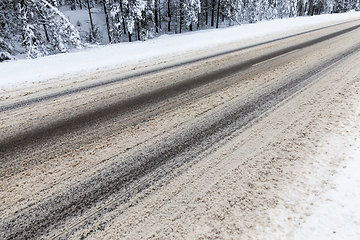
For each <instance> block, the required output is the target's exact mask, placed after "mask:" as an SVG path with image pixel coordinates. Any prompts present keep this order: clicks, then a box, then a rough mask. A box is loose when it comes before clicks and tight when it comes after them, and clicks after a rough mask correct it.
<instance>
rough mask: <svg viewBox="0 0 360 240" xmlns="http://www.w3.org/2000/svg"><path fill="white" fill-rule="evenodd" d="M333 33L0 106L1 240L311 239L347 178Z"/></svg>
mask: <svg viewBox="0 0 360 240" xmlns="http://www.w3.org/2000/svg"><path fill="white" fill-rule="evenodd" d="M331 24H332V25H333V26H331V27H326V26H328V25H326V24H324V25H323V27H326V28H322V29H318V30H316V31H311V32H308V33H303V34H300V35H296V36H293V37H290V38H284V39H281V40H278V41H272V42H269V43H266V44H260V45H257V46H254V47H251V48H246V49H242V50H239V51H233V52H229V53H227V54H222V55H217V54H218V53H219V51H220V52H221V51H223V52H224V51H229V50H230V49H231V48H233V49H238V48H239V46H241V44H242V43H241V44H240V45H239V46H237V45H236V43H232V44H231V45H225V46H223V49H216V50H213V49H208V50H202V54H203V55H204V56H210V55H217V56H214V57H212V58H206V59H203V60H199V61H195V62H194V61H193V62H190V63H188V64H184V65H181V66H176V67H168V68H165V69H163V70H161V71H155V72H154V71H151V69H152V68H153V67H154V66H148V64H144V65H143V66H142V67H141V68H140V69H135V70H133V71H135V72H136V71H138V73H141V72H151V73H148V74H144V75H138V74H135V75H137V76H136V77H133V78H130V79H126V80H122V81H114V82H112V83H107V84H103V85H101V86H100V85H99V84H98V85H99V86H96V87H91V88H86V86H89V84H90V85H91V84H92V85H94V84H95V85H96V83H97V82H99V81H100V82H103V81H106V79H108V78H112V77H113V76H115V75H116V76H117V77H118V78H121V77H122V76H126V75H127V74H128V73H129V70H130V69H133V66H129V67H127V68H125V69H121V70H118V71H115V72H114V71H111V72H106V71H104V72H99V73H97V74H94V75H93V76H91V77H89V78H88V79H82V80H80V81H73V79H64V80H62V81H54V82H47V83H45V84H39V85H34V86H32V87H27V88H22V89H17V90H11V91H10V90H9V91H5V92H3V93H1V95H0V99H1V102H0V105H1V106H13V107H11V108H2V111H1V112H0V123H1V135H0V137H1V139H0V155H1V164H0V181H1V184H0V186H1V189H0V190H1V195H0V201H1V203H2V204H1V205H0V215H1V221H0V229H1V235H0V237H1V238H2V239H12V238H15V239H24V238H39V237H44V238H73V239H79V238H88V239H138V238H150V239H203V238H205V239H211V238H215V239H219V238H220V239H249V238H250V239H288V238H300V239H301V238H302V237H304V236H308V235H306V234H308V233H307V232H308V229H309V228H307V227H306V225H301V224H302V223H303V222H306V218H307V216H311V213H312V212H314V213H315V214H316V206H320V203H321V201H323V199H322V197H323V196H324V194H326V192H327V190H329V189H330V188H331V184H330V183H331V181H332V178H333V175H334V171H337V170H338V169H339V168H342V167H343V166H344V164H345V165H346V164H347V162H346V161H343V157H341V155H339V156H340V157H339V156H338V155H336V154H335V155H334V154H332V155H331V154H330V155H329V154H328V151H327V149H328V148H329V147H333V146H334V145H332V142H331V141H332V140H331V139H334V138H333V135H334V134H337V133H342V132H343V131H349V132H353V133H355V136H356V133H359V127H358V126H359V124H354V122H355V123H356V122H359V113H358V103H359V102H360V92H359V91H360V90H359V89H360V69H359V68H358V67H357V66H359V64H360V54H359V51H360V43H359V37H360V28H359V26H360V21H351V22H347V23H342V24H337V25H336V24H335V25H334V22H332V23H331ZM281 37H282V36H279V38H281ZM196 56H197V57H198V54H196ZM196 56H194V55H193V54H192V53H191V54H187V55H183V56H182V58H181V59H180V58H179V57H177V59H171V58H170V59H169V60H168V61H169V62H171V63H172V64H175V65H178V64H176V61H177V62H186V61H187V60H191V59H194V57H196ZM161 61H163V59H162V60H161ZM149 64H151V63H149ZM149 69H150V70H149ZM95 85H94V86H95ZM84 86H85V87H84ZM74 88H75V89H76V88H78V89H81V90H79V91H71V90H69V92H68V93H67V94H63V95H61V96H59V95H56V93H58V92H59V91H67V89H74ZM40 96H54V97H51V98H46V99H42V100H41V99H40V98H39V97H40ZM31 99H40V100H39V101H31ZM24 101H25V102H26V101H27V102H28V104H23V105H21V104H20V105H19V104H17V103H19V102H24ZM350 123H351V124H350ZM349 126H351V128H350V127H349ZM329 137H330V139H329ZM349 137H351V136H350V134H349ZM329 141H330V142H329ZM356 146H357V145H356ZM345 149H346V148H340V150H339V151H341V150H345ZM354 151H355V150H354ZM344 156H345V155H344ZM309 221H311V220H309ZM356 225H357V224H356V223H354V225H352V226H356ZM299 226H301V227H300V228H299ZM332 231H335V230H332ZM334 236H335V237H336V235H334ZM351 236H353V235H351ZM355 236H356V233H355Z"/></svg>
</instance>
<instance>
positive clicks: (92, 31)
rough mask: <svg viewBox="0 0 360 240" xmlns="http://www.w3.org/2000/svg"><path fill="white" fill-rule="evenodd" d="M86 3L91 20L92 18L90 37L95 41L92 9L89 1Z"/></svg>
mask: <svg viewBox="0 0 360 240" xmlns="http://www.w3.org/2000/svg"><path fill="white" fill-rule="evenodd" d="M86 3H87V7H88V10H89V18H90V27H91V34H90V37H91V40H93V37H94V23H93V20H92V16H91V8H90V3H89V0H86Z"/></svg>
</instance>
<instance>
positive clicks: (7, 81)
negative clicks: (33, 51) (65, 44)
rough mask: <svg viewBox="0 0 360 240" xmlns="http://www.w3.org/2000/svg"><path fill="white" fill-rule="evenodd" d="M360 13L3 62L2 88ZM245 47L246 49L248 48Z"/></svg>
mask: <svg viewBox="0 0 360 240" xmlns="http://www.w3.org/2000/svg"><path fill="white" fill-rule="evenodd" d="M359 17H360V12H351V13H344V14H332V15H330V14H329V15H321V16H313V17H298V18H290V19H277V20H272V21H267V22H259V23H256V24H246V25H242V26H235V27H229V28H223V29H212V30H203V31H198V32H190V33H185V34H181V35H163V36H161V37H159V38H156V39H152V40H148V41H145V42H133V43H120V44H114V45H107V46H99V47H94V48H88V49H82V50H77V51H73V52H71V53H63V54H58V55H53V56H47V57H42V58H37V59H24V60H17V61H10V62H3V63H0V76H1V79H0V89H1V90H3V91H4V90H7V89H12V88H15V87H18V86H26V85H27V84H31V83H32V82H38V81H43V80H48V79H52V78H58V77H62V76H70V75H75V74H80V73H81V74H84V73H92V72H95V71H98V70H106V69H111V68H114V67H119V66H126V65H130V64H136V63H137V62H141V61H146V60H151V59H153V58H158V57H165V56H176V55H178V54H182V53H187V52H191V51H194V50H199V49H205V48H210V47H216V46H219V45H220V46H221V45H224V44H225V43H231V42H235V41H244V40H247V39H248V40H249V41H245V42H246V43H244V44H245V45H251V44H253V43H254V42H261V41H265V40H269V37H270V35H272V38H276V36H278V35H281V34H282V35H286V34H292V33H294V32H296V31H301V30H304V29H305V28H309V29H311V27H314V28H315V27H316V26H319V25H320V24H327V23H329V24H330V23H331V22H336V21H338V22H341V21H348V20H353V19H359ZM245 45H244V46H245Z"/></svg>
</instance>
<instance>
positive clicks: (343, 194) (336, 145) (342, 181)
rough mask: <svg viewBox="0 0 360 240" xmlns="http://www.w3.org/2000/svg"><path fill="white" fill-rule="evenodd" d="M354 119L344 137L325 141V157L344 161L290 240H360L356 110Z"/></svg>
mask: <svg viewBox="0 0 360 240" xmlns="http://www.w3.org/2000/svg"><path fill="white" fill-rule="evenodd" d="M356 115H357V117H355V118H354V119H353V120H352V121H351V124H350V125H352V127H350V126H346V127H345V129H348V130H347V131H346V132H347V133H346V134H344V135H343V136H333V137H332V138H331V139H330V140H329V143H331V144H330V146H328V148H327V149H328V156H337V157H339V158H340V159H344V160H343V161H342V162H341V165H340V167H339V168H340V169H338V170H337V172H336V173H335V174H334V177H333V179H332V181H331V183H332V186H333V187H332V189H331V190H329V191H328V192H325V194H324V195H323V201H322V202H320V203H318V204H316V206H315V207H314V208H313V209H312V210H310V215H309V216H308V217H307V218H305V222H304V223H303V224H302V225H301V226H300V227H299V228H298V229H296V230H295V231H294V232H293V238H291V239H298V240H308V239H317V240H328V239H338V240H343V239H346V240H358V239H360V128H359V126H360V122H359V120H360V119H359V117H360V108H359V111H357V114H354V116H356Z"/></svg>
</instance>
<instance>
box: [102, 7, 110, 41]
mask: <svg viewBox="0 0 360 240" xmlns="http://www.w3.org/2000/svg"><path fill="white" fill-rule="evenodd" d="M103 4H104V13H105V21H106V27H107V33H108V37H109V43H111V35H110V24H109V15H108V12H107V9H106V2H105V0H103Z"/></svg>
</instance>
